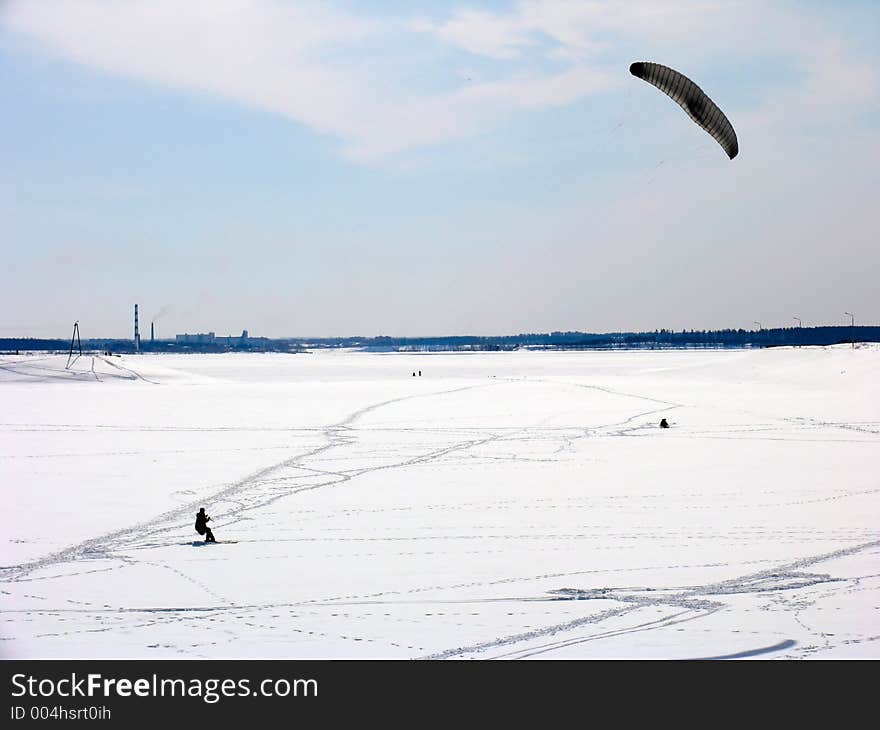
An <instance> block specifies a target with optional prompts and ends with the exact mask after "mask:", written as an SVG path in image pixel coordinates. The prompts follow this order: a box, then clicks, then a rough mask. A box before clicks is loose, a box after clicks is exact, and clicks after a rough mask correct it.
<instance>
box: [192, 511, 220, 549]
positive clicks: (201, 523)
mask: <svg viewBox="0 0 880 730" xmlns="http://www.w3.org/2000/svg"><path fill="white" fill-rule="evenodd" d="M210 519H211V518H210V517H208V515H206V514H205V508H204V507H202V508H201V509H200V510H199V511H198V512H197V513H196V532H198V533H199V534H200V535H204V536H205V542H217V541H216V540H215V539H214V533H213V532H211V528H210V527H208V522H209V521H210Z"/></svg>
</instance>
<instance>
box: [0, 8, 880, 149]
mask: <svg viewBox="0 0 880 730" xmlns="http://www.w3.org/2000/svg"><path fill="white" fill-rule="evenodd" d="M796 10H797V12H795V10H794V9H790V8H787V7H786V6H780V5H775V6H768V5H767V4H765V3H763V2H762V3H758V2H756V0H741V1H729V2H722V1H716V2H707V1H705V0H670V1H669V2H664V3H657V2H654V0H630V1H629V2H607V1H605V0H602V1H592V2H583V1H581V0H578V1H574V0H527V1H524V2H521V3H519V4H517V5H515V6H513V7H512V8H511V9H510V10H509V11H507V12H494V13H493V12H486V11H481V10H473V9H467V8H462V9H460V10H457V11H454V12H452V13H451V14H450V15H449V16H448V19H446V20H443V21H439V22H436V21H435V22H428V21H420V22H412V21H411V20H408V19H405V18H400V19H399V20H393V19H392V20H388V19H385V20H383V21H381V22H379V21H378V20H375V19H372V18H367V17H360V16H355V15H353V14H352V13H350V12H343V11H339V10H333V9H331V8H330V7H329V6H328V5H327V4H325V3H320V4H317V3H316V4H302V3H286V2H281V0H247V1H246V0H210V1H206V0H188V1H187V2H179V0H127V1H126V2H120V1H119V0H78V1H77V2H75V3H72V2H68V1H65V0H20V1H16V0H14V1H13V2H11V3H9V4H7V5H6V8H5V12H4V15H3V16H0V17H2V21H3V23H4V24H5V26H6V27H8V28H10V29H12V30H13V31H16V32H18V33H20V34H24V35H26V36H28V37H30V38H32V39H35V40H36V41H37V42H38V43H39V44H41V46H42V47H44V48H47V49H49V50H50V51H51V52H53V53H55V54H57V55H59V56H62V57H64V58H68V59H71V60H73V61H75V62H77V63H80V64H83V65H86V66H89V67H91V68H95V69H99V70H101V71H104V72H108V73H112V74H118V75H122V76H127V77H132V78H137V79H142V80H146V81H149V82H152V83H156V84H161V85H164V86H169V87H173V88H178V89H188V90H197V91H201V92H208V93H211V94H216V95H218V96H221V97H223V98H227V99H231V100H234V101H236V102H238V103H241V104H244V105H247V106H250V107H253V108H258V109H263V110H267V111H270V112H273V113H277V114H281V115H283V116H285V117H287V118H289V119H292V120H294V121H296V122H298V123H300V124H303V125H306V126H308V127H309V128H311V129H313V130H314V131H316V132H317V133H320V134H324V135H330V136H332V137H333V138H336V139H338V140H339V141H340V142H341V144H342V148H343V150H344V151H345V153H346V154H347V155H348V156H349V157H351V158H353V159H356V160H360V161H366V162H375V161H377V160H380V159H382V158H385V157H387V156H390V155H394V154H396V153H399V152H402V151H406V150H411V149H414V148H418V147H421V146H425V145H431V144H437V143H442V142H447V141H450V140H455V139H460V138H463V137H466V136H468V135H471V134H476V133H480V132H484V131H486V130H487V129H488V128H491V125H492V124H494V123H496V122H497V121H498V120H500V119H503V118H504V117H506V116H509V115H511V114H513V113H515V112H516V111H517V110H521V109H540V108H544V107H553V106H559V105H565V104H570V103H572V102H575V101H577V100H579V99H582V98H584V97H586V96H588V95H590V94H594V93H597V92H601V91H605V90H608V89H610V88H612V87H613V86H614V85H615V84H621V83H624V82H625V81H627V80H628V77H627V75H626V72H625V68H626V65H625V62H624V63H622V61H621V59H620V57H619V54H618V55H617V56H615V57H613V58H611V59H609V55H610V54H611V51H612V50H613V49H615V48H617V47H618V46H623V47H626V48H633V47H637V48H644V50H645V54H646V56H647V55H648V54H660V55H663V56H664V58H666V57H667V56H668V62H669V63H670V64H671V65H676V63H677V62H678V61H684V60H687V59H694V58H712V57H716V58H717V57H719V56H720V57H727V58H728V59H729V58H734V57H739V58H748V57H750V56H753V55H755V54H761V53H765V54H775V56H776V57H781V56H782V55H783V54H789V56H790V58H789V59H788V60H787V63H790V64H791V65H792V66H793V67H796V68H800V69H801V70H802V71H803V73H804V74H805V78H804V79H803V80H802V82H801V86H800V87H799V88H800V91H801V92H802V94H801V98H802V99H807V98H810V99H812V100H813V103H814V104H819V105H824V107H825V108H826V109H831V108H833V106H834V105H835V104H838V103H847V104H850V105H852V104H859V103H861V102H862V101H863V100H864V99H865V96H866V95H870V94H874V96H875V97H876V87H877V72H876V71H875V70H874V66H873V64H866V63H863V59H862V58H860V56H859V55H858V52H857V51H856V50H853V49H851V48H849V47H847V45H846V44H845V42H844V41H843V40H842V39H839V38H835V37H834V36H829V35H828V33H827V30H826V29H825V28H824V27H823V25H822V23H821V18H818V17H811V16H810V14H809V13H808V12H807V11H806V10H805V9H802V8H801V9H796ZM814 12H817V11H814ZM402 39H403V40H405V41H406V42H407V43H410V44H411V43H415V42H418V41H419V40H420V39H423V40H424V42H426V43H433V44H436V45H437V46H438V48H439V49H440V53H443V54H446V56H447V57H454V55H455V54H461V53H462V52H463V51H465V52H467V54H472V55H475V56H478V57H482V58H483V59H486V60H487V61H488V62H489V63H490V64H492V72H491V73H490V74H481V78H484V79H486V80H482V81H477V82H469V81H467V80H466V79H465V78H461V77H459V86H458V87H457V88H452V89H448V88H446V89H444V90H438V91H428V90H427V87H426V88H425V89H418V90H405V89H404V86H403V85H402V84H398V83H396V81H397V79H394V78H390V79H389V78H388V74H389V73H390V72H389V65H388V64H387V63H385V64H384V65H381V66H380V65H379V59H378V58H376V57H375V56H377V54H378V51H376V50H375V49H376V48H379V47H381V46H382V44H384V43H386V42H388V43H389V44H390V45H391V47H392V48H393V42H394V41H401V40H402ZM390 52H393V51H390ZM431 58H432V60H431V62H430V63H429V62H423V63H425V64H426V65H425V68H424V72H425V74H426V76H430V75H431V74H435V75H436V74H437V73H438V68H437V66H438V65H439V64H438V63H437V56H436V55H433V56H432V57H431ZM468 62H470V61H468ZM409 63H410V59H409V58H401V59H400V63H399V67H400V69H401V71H400V73H401V75H403V74H404V73H407V72H410V71H411V69H410V68H409ZM612 63H613V65H610V64H612ZM448 75H449V77H450V78H456V76H457V74H456V73H455V71H454V70H453V71H452V72H451V73H449V74H448ZM820 92H821V93H820Z"/></svg>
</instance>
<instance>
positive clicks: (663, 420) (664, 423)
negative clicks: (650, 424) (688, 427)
mask: <svg viewBox="0 0 880 730" xmlns="http://www.w3.org/2000/svg"><path fill="white" fill-rule="evenodd" d="M660 428H669V424H668V423H666V419H665V418H661V419H660Z"/></svg>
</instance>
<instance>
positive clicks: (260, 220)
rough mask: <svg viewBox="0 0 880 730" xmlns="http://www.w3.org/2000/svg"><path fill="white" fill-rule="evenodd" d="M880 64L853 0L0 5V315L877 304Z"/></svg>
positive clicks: (482, 312)
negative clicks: (734, 150)
mask: <svg viewBox="0 0 880 730" xmlns="http://www.w3.org/2000/svg"><path fill="white" fill-rule="evenodd" d="M638 60H642V61H655V62H658V63H663V64H665V65H668V66H671V67H673V68H675V69H677V70H679V71H681V72H682V73H684V74H686V75H687V76H689V77H690V78H691V79H693V80H694V82H695V83H697V84H699V85H700V86H701V88H702V89H703V90H704V91H705V92H706V93H707V94H708V95H709V96H710V97H711V98H712V99H713V100H714V101H715V102H716V103H717V104H718V105H719V106H720V107H721V109H722V110H723V111H724V112H725V113H726V114H727V116H728V118H729V119H730V121H731V122H732V124H733V126H734V128H735V130H736V132H737V136H738V140H739V146H740V152H739V155H738V156H737V157H736V158H735V159H734V160H728V158H727V156H726V155H725V154H724V152H723V150H722V149H721V148H720V147H719V146H718V145H717V144H716V143H715V142H714V140H713V139H712V138H711V137H710V136H709V135H708V134H707V133H706V132H704V131H703V130H702V129H700V128H699V127H698V126H697V125H695V124H694V123H693V122H691V120H690V119H689V118H688V117H687V116H686V115H685V113H684V112H683V111H682V110H681V109H680V108H679V107H678V106H677V105H676V104H675V103H674V102H673V101H671V100H670V99H669V98H668V97H666V96H665V95H663V94H662V93H660V92H659V91H658V90H657V89H655V88H653V87H651V86H650V85H648V84H646V83H645V82H644V81H641V80H640V79H637V78H635V77H633V76H632V75H630V73H629V65H630V64H631V63H632V62H633V61H638ZM878 61H880V4H878V3H876V2H871V1H862V2H854V1H853V2H835V3H825V2H781V1H780V2H768V1H766V0H731V1H730V2H727V1H725V0H669V2H664V3H656V2H654V1H653V0H645V1H642V0H629V1H623V2H620V1H617V2H610V1H606V0H593V1H587V0H583V1H581V2H569V1H568V0H520V1H517V2H470V1H465V2H458V1H455V2H448V3H447V2H441V1H437V2H429V3H404V2H396V1H394V0H391V1H387V0H386V1H384V2H368V1H366V0H363V1H360V0H346V1H341V2H340V1H333V0H329V1H325V2H288V1H286V0H189V2H186V3H181V2H179V1H178V0H121V1H120V0H75V1H73V2H72V1H70V0H0V98H2V114H0V246H2V251H3V256H4V262H5V275H4V276H3V286H2V287H0V337H17V336H33V337H67V336H69V334H70V331H71V327H72V323H73V321H74V320H78V321H79V323H80V329H81V332H82V336H83V337H131V336H132V328H133V327H132V315H133V307H134V304H135V303H138V304H139V309H140V321H141V333H142V335H144V334H148V333H149V326H150V322H151V321H152V322H155V327H156V334H157V336H158V337H173V336H174V334H176V333H180V332H207V331H213V332H216V333H217V334H218V335H226V334H239V333H240V332H241V330H243V329H247V330H248V331H249V333H250V334H251V335H253V336H255V335H262V336H268V337H285V336H290V337H320V336H326V337H331V336H376V335H390V336H413V337H415V336H430V335H437V336H439V335H465V334H469V335H493V334H515V333H521V332H548V331H555V330H580V331H589V332H610V331H634V330H654V329H660V328H664V327H665V328H667V329H670V328H671V329H676V330H680V329H692V328H693V329H714V328H726V327H734V328H738V327H743V328H754V327H757V324H756V322H760V323H761V324H762V326H764V327H778V326H782V327H785V326H793V325H796V324H797V322H796V321H795V318H800V320H801V321H802V323H803V325H804V326H809V325H823V324H845V323H848V322H849V321H850V318H849V317H848V316H846V315H845V314H844V313H845V312H852V313H853V314H854V315H855V321H856V324H877V323H880V294H878V292H880V286H878V283H877V282H878V281H880V245H878V244H880V236H878V232H880V224H878V215H877V207H878V203H877V200H878V193H877V191H878V189H880V185H878V183H880V144H878V142H877V139H878V131H880V63H878Z"/></svg>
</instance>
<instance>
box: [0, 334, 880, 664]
mask: <svg viewBox="0 0 880 730" xmlns="http://www.w3.org/2000/svg"><path fill="white" fill-rule="evenodd" d="M66 361H67V357H66V355H65V356H54V355H31V356H28V355H22V356H0V484H2V490H3V491H2V495H3V508H2V511H0V549H2V554H0V564H2V566H3V567H2V569H0V619H2V624H0V656H3V657H137V658H153V657H218V658H222V657H285V658H373V657H383V658H384V657H391V658H423V657H431V658H499V657H504V658H527V657H535V658H579V657H584V658H635V657H649V658H661V657H662V658H696V657H750V656H754V657H761V658H771V657H774V658H775V657H778V658H800V657H818V658H831V657H835V658H837V657H862V658H866V657H870V658H880V641H878V640H880V347H878V346H874V345H863V346H857V347H856V348H854V349H853V348H850V347H849V346H839V347H829V348H797V349H789V348H782V349H773V350H751V351H749V350H745V351H726V352H724V351H704V352H700V351H663V352H660V351H658V352H651V351H630V352H580V353H576V352H561V353H552V352H514V353H473V354H465V353H455V354H365V353H354V352H345V351H329V352H316V353H308V354H297V355H280V354H230V355H188V356H168V355H142V356H137V357H136V356H125V357H116V356H108V357H103V356H94V357H92V356H91V355H89V356H84V357H81V358H80V359H79V360H77V362H76V363H75V364H74V366H73V368H72V369H70V370H66V369H65V364H66ZM419 370H421V371H422V375H421V377H419V376H418V375H416V376H415V377H413V375H412V373H413V372H418V371H419ZM663 417H665V418H667V420H668V421H669V423H670V425H671V428H669V429H662V430H661V429H660V428H658V423H659V421H660V419H661V418H663ZM200 506H205V507H206V508H207V511H208V513H209V514H211V515H212V516H213V521H212V522H211V525H212V526H213V528H214V530H215V533H216V535H217V537H218V539H219V540H221V543H220V544H217V545H204V544H203V543H202V542H201V539H200V538H199V536H198V535H196V533H195V532H194V531H193V521H194V516H195V512H196V511H197V509H198V508H199V507H200ZM230 541H236V542H230Z"/></svg>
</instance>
